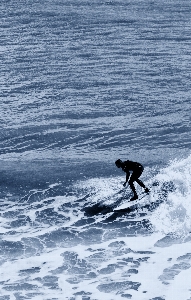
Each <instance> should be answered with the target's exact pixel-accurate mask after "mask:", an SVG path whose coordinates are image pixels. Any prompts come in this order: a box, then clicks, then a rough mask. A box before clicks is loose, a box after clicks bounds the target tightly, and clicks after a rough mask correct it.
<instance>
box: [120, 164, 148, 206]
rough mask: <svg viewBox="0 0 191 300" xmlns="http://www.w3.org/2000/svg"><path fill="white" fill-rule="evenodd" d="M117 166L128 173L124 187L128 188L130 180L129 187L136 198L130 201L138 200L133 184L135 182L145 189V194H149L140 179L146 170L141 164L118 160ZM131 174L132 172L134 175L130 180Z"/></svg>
mask: <svg viewBox="0 0 191 300" xmlns="http://www.w3.org/2000/svg"><path fill="white" fill-rule="evenodd" d="M115 164H116V166H117V167H118V168H121V169H122V170H123V171H124V172H125V173H126V181H125V183H124V184H123V186H126V184H127V182H128V180H129V182H128V183H129V186H130V188H131V189H132V191H133V193H134V196H133V197H132V198H131V199H130V201H133V200H136V199H138V195H137V192H136V189H135V186H134V184H133V183H134V181H136V182H137V183H138V184H139V185H140V186H141V187H142V188H144V189H145V193H149V189H148V188H147V187H146V186H145V185H144V183H143V182H142V181H141V180H140V179H139V177H140V176H141V174H142V172H143V170H144V168H143V166H142V165H141V164H140V163H138V162H134V161H130V160H126V161H122V160H121V159H118V160H116V162H115ZM130 172H132V174H131V177H130V179H129V176H130Z"/></svg>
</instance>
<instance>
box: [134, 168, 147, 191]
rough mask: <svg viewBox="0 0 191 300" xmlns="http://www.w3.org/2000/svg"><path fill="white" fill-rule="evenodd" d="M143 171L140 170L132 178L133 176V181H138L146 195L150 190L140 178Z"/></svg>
mask: <svg viewBox="0 0 191 300" xmlns="http://www.w3.org/2000/svg"><path fill="white" fill-rule="evenodd" d="M142 172H143V170H142V169H140V170H138V171H135V172H133V174H132V176H133V181H136V182H137V183H138V184H139V185H140V186H141V187H142V188H144V190H145V192H146V193H149V189H148V188H147V187H146V186H145V185H144V183H143V182H142V181H141V180H140V179H139V177H140V176H141V174H142Z"/></svg>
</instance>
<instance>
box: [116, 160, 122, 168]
mask: <svg viewBox="0 0 191 300" xmlns="http://www.w3.org/2000/svg"><path fill="white" fill-rule="evenodd" d="M115 164H116V167H118V168H121V167H122V164H123V162H122V160H121V159H118V160H116V162H115Z"/></svg>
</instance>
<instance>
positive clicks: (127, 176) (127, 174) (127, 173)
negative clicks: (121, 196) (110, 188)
mask: <svg viewBox="0 0 191 300" xmlns="http://www.w3.org/2000/svg"><path fill="white" fill-rule="evenodd" d="M129 176H130V173H129V171H126V181H125V183H124V184H123V186H126V183H127V182H128V180H129Z"/></svg>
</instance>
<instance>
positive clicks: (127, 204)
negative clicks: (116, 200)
mask: <svg viewBox="0 0 191 300" xmlns="http://www.w3.org/2000/svg"><path fill="white" fill-rule="evenodd" d="M148 203H149V194H144V195H142V197H140V198H139V199H137V200H133V201H130V200H129V201H127V202H125V203H123V204H121V205H120V206H117V207H115V208H114V209H113V210H114V211H118V210H123V209H126V208H129V207H131V206H134V205H141V206H142V205H144V204H148Z"/></svg>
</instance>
